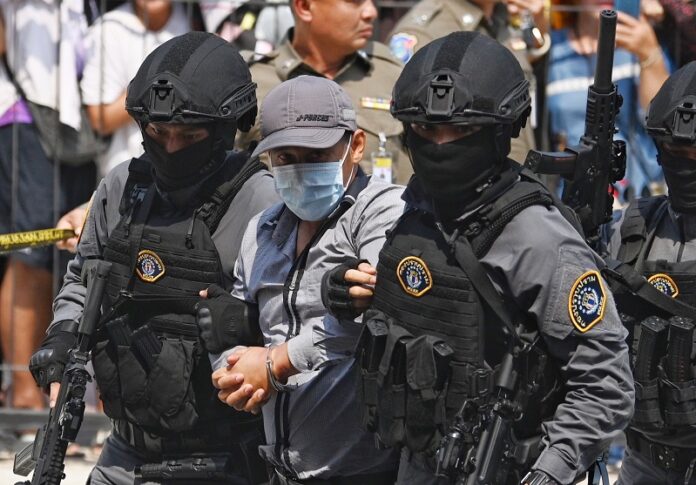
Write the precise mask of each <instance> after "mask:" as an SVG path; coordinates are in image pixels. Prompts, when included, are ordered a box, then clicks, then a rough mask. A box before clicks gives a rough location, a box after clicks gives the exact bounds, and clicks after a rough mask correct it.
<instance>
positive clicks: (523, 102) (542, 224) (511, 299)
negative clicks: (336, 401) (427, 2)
mask: <svg viewBox="0 0 696 485" xmlns="http://www.w3.org/2000/svg"><path fill="white" fill-rule="evenodd" d="M484 59H485V62H484V61H483V60H484ZM529 105H530V100H529V93H528V82H527V81H526V80H525V78H524V74H523V72H522V70H521V69H520V67H519V64H518V63H517V62H515V60H514V57H513V55H512V54H511V53H510V51H509V50H507V49H505V48H504V47H503V46H501V45H500V44H499V43H497V42H496V41H494V40H492V39H490V38H489V37H487V36H484V35H481V34H478V33H473V32H457V33H453V34H450V35H448V36H446V37H444V38H441V39H437V40H435V41H433V42H431V43H430V44H428V45H427V46H425V47H424V48H423V49H422V50H420V51H418V52H416V54H415V55H414V56H413V58H412V59H411V60H410V61H409V63H408V64H407V65H406V67H405V68H404V71H403V73H402V75H401V76H400V77H399V80H398V81H397V83H396V85H395V87H394V103H393V105H392V113H393V114H394V116H395V117H396V118H397V119H399V120H400V121H402V122H403V123H404V127H405V128H404V129H405V133H406V135H405V139H406V145H407V147H408V150H409V153H410V155H411V160H412V163H413V167H414V170H415V177H414V178H413V179H412V180H411V182H410V183H409V185H408V186H407V189H406V192H405V194H404V199H405V200H406V203H407V210H406V212H405V214H404V216H403V217H402V218H401V219H400V220H399V222H398V223H397V225H396V226H395V227H394V228H393V229H392V231H391V233H390V234H389V235H388V237H387V243H386V244H385V246H384V248H383V249H382V251H381V253H380V256H379V264H378V266H377V286H376V289H375V295H374V299H373V304H372V308H371V309H370V310H369V311H368V313H366V314H365V321H366V328H365V334H364V339H363V342H364V343H363V347H362V348H363V350H362V368H363V402H364V407H365V411H366V412H365V416H366V419H365V422H366V424H367V425H368V426H369V427H370V428H371V429H373V430H375V431H376V432H377V435H378V437H379V439H380V440H381V441H382V442H383V443H385V444H387V445H391V446H404V447H405V449H404V452H403V454H402V460H401V467H400V470H399V479H398V483H399V484H411V483H412V484H421V485H422V484H429V483H430V484H436V483H438V484H444V483H450V481H451V483H454V481H455V480H460V479H461V480H462V481H461V482H457V483H464V481H463V480H464V478H465V477H471V475H472V474H473V473H476V474H477V475H478V476H481V474H483V475H485V478H482V479H480V481H479V482H476V483H492V484H512V483H519V481H520V479H521V477H522V476H523V475H524V474H525V473H527V472H529V474H528V475H527V476H526V477H525V478H524V480H523V482H522V483H525V484H535V485H539V484H554V483H560V484H570V483H573V481H574V480H575V479H576V477H577V476H578V475H579V474H581V473H583V472H584V471H585V470H586V469H587V468H588V467H589V466H590V465H591V464H592V463H593V461H594V460H595V458H596V457H597V456H598V455H599V454H600V453H601V451H602V450H603V449H604V447H605V446H606V445H608V443H609V442H610V440H611V438H612V437H613V436H616V435H617V434H618V433H619V432H620V431H621V430H622V429H623V427H624V426H625V425H626V424H627V422H628V420H629V418H630V416H631V413H632V409H633V406H632V403H633V385H632V379H631V375H630V369H629V361H628V349H627V345H626V343H625V341H624V339H625V337H626V330H625V329H624V328H623V327H622V325H621V322H620V320H619V317H618V315H617V312H616V309H615V307H614V301H613V297H612V295H611V293H610V292H608V291H607V289H606V283H605V282H604V280H603V278H602V277H601V276H600V273H599V271H600V268H601V267H602V266H603V263H602V260H601V259H600V258H599V256H597V255H596V254H595V253H594V252H593V251H591V250H590V249H589V248H588V247H587V245H586V244H585V243H584V241H583V239H582V238H581V237H580V235H579V234H578V232H577V231H576V229H575V226H574V224H573V223H572V222H574V220H573V218H572V217H571V215H569V214H567V213H566V209H564V208H563V207H561V206H560V204H558V203H557V202H556V201H555V200H554V197H553V196H552V195H551V194H550V193H549V192H548V190H547V189H546V188H545V187H544V186H543V185H541V184H540V183H538V182H537V181H536V180H535V179H534V178H533V176H531V175H529V174H528V173H527V172H526V171H523V170H521V169H520V168H519V167H518V166H517V165H516V164H514V163H513V162H512V161H511V160H510V159H509V158H507V154H508V153H509V151H510V141H511V139H512V138H513V137H514V136H517V134H518V133H519V130H520V129H521V128H522V125H523V124H524V122H525V120H526V117H527V114H528V111H529ZM357 279H358V278H357V277H356V275H355V274H354V273H351V274H350V278H349V273H347V272H346V273H345V280H346V284H345V285H344V286H345V287H347V289H348V291H344V292H343V293H342V292H341V291H339V290H338V289H336V288H334V289H333V291H330V292H328V293H329V294H332V295H334V298H333V301H330V302H329V303H328V304H327V305H328V306H329V308H330V309H332V311H336V310H335V309H336V308H339V309H340V308H345V305H346V302H345V298H341V297H340V295H342V294H343V295H344V296H345V295H347V294H350V293H351V292H353V293H354V292H355V289H356V286H352V285H351V284H350V282H352V281H356V280H357ZM333 280H335V278H332V277H329V278H326V279H325V282H327V284H328V283H330V282H331V281H333ZM349 301H350V300H349ZM489 423H490V424H489ZM506 430H508V431H506ZM496 433H499V434H496ZM496 436H497V437H498V438H502V439H501V440H498V439H497V438H495V437H496ZM438 450H439V451H438ZM474 468H475V469H476V471H475V472H474ZM530 470H531V471H530ZM436 472H437V473H438V476H437V477H436ZM439 477H442V478H439ZM471 478H472V477H471ZM467 483H469V482H468V481H467Z"/></svg>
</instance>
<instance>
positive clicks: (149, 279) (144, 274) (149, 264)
mask: <svg viewBox="0 0 696 485" xmlns="http://www.w3.org/2000/svg"><path fill="white" fill-rule="evenodd" d="M135 272H136V274H137V275H138V278H140V279H141V280H143V281H144V282H145V283H154V282H155V281H157V280H158V279H160V278H161V277H162V276H164V272H165V268H164V263H163V262H162V259H161V258H160V257H159V256H158V255H157V253H155V252H154V251H150V250H148V249H143V250H142V251H140V252H139V253H138V259H137V261H136V264H135Z"/></svg>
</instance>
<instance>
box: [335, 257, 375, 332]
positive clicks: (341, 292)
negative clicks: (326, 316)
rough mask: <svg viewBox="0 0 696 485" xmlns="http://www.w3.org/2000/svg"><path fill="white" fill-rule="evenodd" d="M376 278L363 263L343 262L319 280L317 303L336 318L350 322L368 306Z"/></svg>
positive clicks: (354, 260) (354, 261)
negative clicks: (319, 293)
mask: <svg viewBox="0 0 696 485" xmlns="http://www.w3.org/2000/svg"><path fill="white" fill-rule="evenodd" d="M376 275H377V271H376V270H375V268H374V267H372V266H371V265H370V263H368V262H367V261H359V260H358V259H357V258H347V259H346V260H345V261H344V262H343V263H342V264H340V265H338V266H336V267H335V268H333V269H331V270H329V271H327V272H326V274H325V275H324V277H323V278H322V282H321V301H322V303H323V304H324V306H325V307H326V309H327V310H329V312H330V313H331V314H332V315H334V316H335V317H336V318H339V319H343V320H353V319H354V318H355V317H357V316H358V315H360V314H361V313H362V312H364V311H365V310H366V309H367V308H368V307H369V306H370V303H371V302H372V295H373V294H374V285H375V284H376V283H377V276H376Z"/></svg>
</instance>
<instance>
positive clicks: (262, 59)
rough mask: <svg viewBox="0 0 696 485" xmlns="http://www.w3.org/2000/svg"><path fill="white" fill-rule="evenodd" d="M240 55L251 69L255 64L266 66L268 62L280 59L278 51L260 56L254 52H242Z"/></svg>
mask: <svg viewBox="0 0 696 485" xmlns="http://www.w3.org/2000/svg"><path fill="white" fill-rule="evenodd" d="M239 54H240V55H241V56H242V59H244V62H246V63H247V66H249V67H251V66H253V65H254V64H265V63H266V62H270V61H272V60H273V59H275V58H276V57H278V52H277V51H272V52H269V53H268V54H259V53H257V52H254V51H241V52H240V53H239Z"/></svg>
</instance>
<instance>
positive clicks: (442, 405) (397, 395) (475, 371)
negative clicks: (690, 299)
mask: <svg viewBox="0 0 696 485" xmlns="http://www.w3.org/2000/svg"><path fill="white" fill-rule="evenodd" d="M531 205H544V206H546V207H549V206H551V205H555V199H554V198H553V197H552V196H551V194H549V192H548V191H547V190H546V188H545V187H543V186H542V185H541V184H540V183H538V182H537V181H536V179H535V178H531V177H529V176H527V174H526V173H525V172H523V173H522V180H521V181H520V182H517V183H515V184H514V185H512V187H511V188H509V189H508V190H507V191H506V192H504V193H503V194H502V195H501V196H500V197H498V198H497V199H496V200H495V201H494V202H492V203H489V204H487V205H486V206H484V207H483V208H482V209H480V210H479V211H477V215H476V216H475V217H474V219H473V220H471V219H469V222H467V224H466V226H465V227H461V228H459V229H458V230H457V231H459V236H457V234H456V233H457V231H455V234H454V235H450V234H445V233H444V232H443V231H442V230H441V229H440V226H439V225H438V223H437V222H436V221H435V218H434V216H433V215H432V214H430V213H428V212H425V211H420V210H414V209H411V210H409V211H407V212H406V213H405V214H404V215H403V216H402V218H401V219H400V220H399V222H398V223H397V224H396V226H395V227H394V228H393V229H392V230H391V231H390V232H389V233H388V235H387V241H386V243H385V245H384V248H383V249H382V251H381V252H380V256H379V263H378V267H377V272H378V274H379V275H380V277H379V280H378V283H377V286H376V288H375V295H374V299H373V305H372V309H371V310H370V311H369V312H368V313H367V314H366V315H365V321H366V326H365V330H364V333H363V336H362V340H361V346H360V349H359V353H358V359H359V362H360V365H361V367H362V376H363V381H362V388H361V389H362V399H363V406H364V414H363V416H364V418H363V422H364V425H365V426H366V427H367V429H368V430H371V431H375V432H376V433H377V436H378V438H379V439H380V441H382V442H383V443H384V444H386V445H388V446H406V447H408V448H409V449H410V450H412V451H415V452H423V453H425V454H426V456H432V455H433V454H434V452H435V451H436V450H437V448H438V447H439V445H440V442H441V440H442V438H443V436H444V435H445V434H446V432H447V429H448V427H449V426H450V425H451V424H452V422H453V420H454V418H455V415H457V414H458V413H459V411H460V409H461V408H462V405H463V403H464V402H465V401H467V400H476V401H478V402H480V403H484V402H486V400H487V399H488V397H489V396H490V395H491V391H492V390H493V383H494V380H495V376H496V370H497V368H498V365H499V364H500V362H501V359H502V357H503V355H504V354H505V353H506V349H507V348H508V347H507V344H508V338H506V337H504V334H505V332H504V331H502V329H501V326H502V324H501V323H500V322H499V321H498V320H500V319H499V318H498V317H497V315H498V314H497V313H496V311H492V310H491V306H490V304H489V299H488V298H484V297H482V295H483V293H481V292H480V291H479V285H478V284H476V285H475V284H473V283H472V277H470V274H471V272H470V271H469V269H468V268H466V267H464V266H463V265H462V264H461V261H460V260H459V259H458V257H456V256H455V253H456V251H455V250H454V249H453V247H454V245H455V244H458V243H457V242H456V240H457V239H458V238H466V239H467V240H468V241H469V242H470V244H471V247H472V248H473V254H474V255H475V257H476V258H477V263H478V259H480V258H482V257H483V256H484V255H485V254H486V253H487V252H488V250H489V249H490V247H491V245H492V244H493V242H494V241H495V239H496V238H497V237H498V236H499V235H500V234H501V232H502V231H503V230H504V228H505V225H506V224H507V223H508V222H509V221H510V220H512V219H513V218H514V217H515V216H516V215H517V214H518V213H520V212H521V211H522V210H524V209H525V208H527V207H529V206H531ZM485 277H486V278H487V276H485ZM477 281H478V280H477ZM489 284H490V282H489ZM490 287H491V288H493V287H492V285H491V286H490ZM493 291H495V290H493ZM496 294H497V292H496ZM497 296H498V297H499V296H500V295H497ZM498 311H499V310H498ZM515 319H516V320H518V321H519V323H522V322H521V321H522V318H521V317H520V316H519V315H517V316H515ZM535 355H536V357H537V359H536V361H535V362H534V363H531V362H530V365H529V366H528V368H526V369H517V370H518V372H519V373H520V375H521V376H522V378H521V380H522V381H527V382H526V383H528V382H529V381H531V380H532V379H536V378H538V377H539V375H545V376H547V377H549V380H550V381H551V380H553V376H555V374H554V373H553V372H549V370H548V368H546V364H545V362H546V360H545V357H544V356H545V353H543V352H542V351H541V348H540V347H539V346H537V347H535ZM541 367H543V369H542V370H541V371H540V368H541ZM532 374H533V375H532ZM526 383H525V384H523V385H526ZM551 385H552V384H551ZM541 387H543V389H542V388H541ZM541 387H539V388H537V389H536V390H537V392H542V393H543V392H546V391H548V390H549V389H550V387H547V385H546V383H544V385H543V386H541ZM553 397H554V398H555V394H554V395H553ZM547 401H548V399H547ZM547 405H548V406H547ZM553 406H555V404H551V403H550V401H549V402H548V403H547V402H545V401H543V400H542V399H541V398H538V400H537V405H536V409H535V410H534V411H532V410H531V409H530V411H529V412H528V413H526V415H525V417H524V418H523V419H521V420H519V422H518V423H517V424H518V427H517V430H516V431H517V433H518V436H521V437H528V436H531V435H538V434H539V429H540V428H539V426H540V424H541V422H542V419H541V416H539V415H537V414H545V413H547V412H551V413H552V412H553V410H552V408H553ZM547 407H548V409H547ZM533 414H534V416H533Z"/></svg>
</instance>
